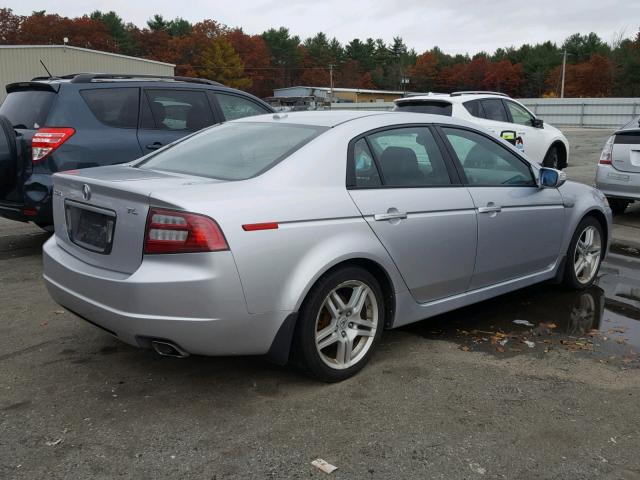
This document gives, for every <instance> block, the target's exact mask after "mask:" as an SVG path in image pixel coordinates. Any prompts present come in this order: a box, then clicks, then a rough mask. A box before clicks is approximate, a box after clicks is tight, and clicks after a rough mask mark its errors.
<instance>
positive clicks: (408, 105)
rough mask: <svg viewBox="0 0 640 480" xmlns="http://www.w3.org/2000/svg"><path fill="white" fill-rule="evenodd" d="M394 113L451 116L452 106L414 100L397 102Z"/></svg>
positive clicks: (447, 103)
mask: <svg viewBox="0 0 640 480" xmlns="http://www.w3.org/2000/svg"><path fill="white" fill-rule="evenodd" d="M393 110H394V111H400V112H415V113H433V114H435V115H446V116H447V117H450V116H451V112H452V110H453V106H452V105H451V104H450V103H449V102H438V101H424V100H416V101H415V102H398V104H397V105H396V106H395V107H394V109H393Z"/></svg>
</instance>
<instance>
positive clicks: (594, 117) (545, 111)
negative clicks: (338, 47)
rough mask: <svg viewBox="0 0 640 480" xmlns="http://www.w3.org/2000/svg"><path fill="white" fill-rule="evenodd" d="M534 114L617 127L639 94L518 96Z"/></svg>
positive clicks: (348, 106) (384, 106) (361, 106)
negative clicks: (582, 96) (569, 96)
mask: <svg viewBox="0 0 640 480" xmlns="http://www.w3.org/2000/svg"><path fill="white" fill-rule="evenodd" d="M518 100H519V101H520V102H522V103H523V104H524V105H526V106H527V107H528V108H529V110H531V111H532V112H533V113H534V114H535V115H536V116H538V117H540V118H542V119H543V120H545V121H546V122H548V123H550V124H551V125H556V126H560V127H589V128H618V127H621V126H622V125H624V124H625V123H628V122H630V121H631V120H633V119H634V118H637V117H638V116H639V115H640V98H521V99H518ZM331 108H332V109H333V110H353V109H358V110H391V109H392V108H393V102H372V103H333V104H331Z"/></svg>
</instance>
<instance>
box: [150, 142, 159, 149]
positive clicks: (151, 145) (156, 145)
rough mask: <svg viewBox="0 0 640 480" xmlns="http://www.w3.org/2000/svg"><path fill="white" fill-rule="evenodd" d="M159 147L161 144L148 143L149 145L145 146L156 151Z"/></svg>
mask: <svg viewBox="0 0 640 480" xmlns="http://www.w3.org/2000/svg"><path fill="white" fill-rule="evenodd" d="M160 147H162V142H153V143H150V144H149V145H147V148H148V149H149V150H157V149H159V148H160Z"/></svg>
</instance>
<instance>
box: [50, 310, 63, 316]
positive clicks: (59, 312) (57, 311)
mask: <svg viewBox="0 0 640 480" xmlns="http://www.w3.org/2000/svg"><path fill="white" fill-rule="evenodd" d="M53 313H55V314H56V315H62V314H63V313H65V311H64V310H54V311H53Z"/></svg>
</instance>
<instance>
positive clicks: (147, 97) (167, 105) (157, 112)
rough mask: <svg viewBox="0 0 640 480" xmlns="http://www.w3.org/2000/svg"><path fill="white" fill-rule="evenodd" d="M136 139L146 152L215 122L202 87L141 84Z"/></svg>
mask: <svg viewBox="0 0 640 480" xmlns="http://www.w3.org/2000/svg"><path fill="white" fill-rule="evenodd" d="M140 103H141V122H140V127H139V128H138V142H139V143H140V148H142V150H143V152H144V153H145V154H147V153H149V152H151V151H153V150H157V149H158V148H161V147H163V146H165V145H168V144H169V143H171V142H173V141H175V140H178V139H179V138H182V137H184V136H185V135H188V134H189V133H192V132H195V131H197V130H200V129H202V128H204V127H208V126H209V125H213V124H214V123H216V121H215V117H214V114H213V110H212V108H211V104H210V103H209V100H208V98H207V94H206V91H205V90H187V89H182V88H171V89H169V88H166V89H161V88H144V89H143V90H142V97H141V101H140Z"/></svg>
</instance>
